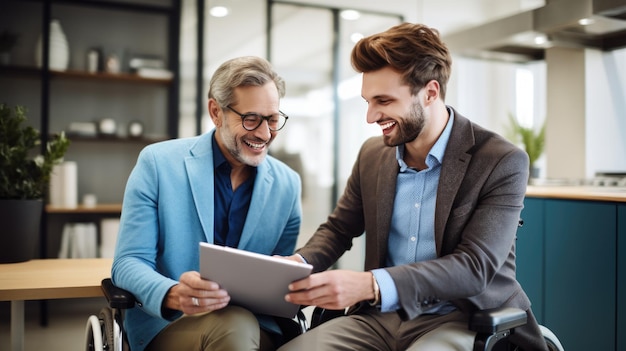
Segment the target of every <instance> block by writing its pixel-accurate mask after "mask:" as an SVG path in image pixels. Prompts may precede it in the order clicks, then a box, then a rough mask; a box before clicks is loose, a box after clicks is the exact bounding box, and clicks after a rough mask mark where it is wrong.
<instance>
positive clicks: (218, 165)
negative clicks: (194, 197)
mask: <svg viewBox="0 0 626 351" xmlns="http://www.w3.org/2000/svg"><path fill="white" fill-rule="evenodd" d="M212 143H213V168H214V169H215V171H214V172H215V175H214V178H215V184H214V188H215V200H214V211H215V213H214V217H215V224H214V226H213V230H214V233H213V235H214V237H213V240H214V242H215V244H217V245H222V246H230V247H237V245H238V244H239V239H240V238H241V232H242V230H243V224H244V223H245V221H246V216H247V215H248V208H250V199H251V198H252V189H253V188H254V179H255V178H256V167H253V170H252V173H251V174H250V177H249V178H248V179H246V181H244V182H243V183H242V184H241V185H240V186H239V187H238V188H237V189H236V190H235V191H233V186H232V184H231V182H230V172H231V170H232V167H231V166H230V163H228V161H227V160H226V158H225V157H224V154H222V151H221V150H220V148H219V146H217V141H216V140H215V135H213V139H212Z"/></svg>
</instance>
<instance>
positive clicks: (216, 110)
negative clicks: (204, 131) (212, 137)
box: [208, 98, 222, 127]
mask: <svg viewBox="0 0 626 351" xmlns="http://www.w3.org/2000/svg"><path fill="white" fill-rule="evenodd" d="M208 110H209V116H211V121H213V124H215V127H221V126H222V117H221V116H222V109H221V108H220V105H218V104H217V101H215V99H213V98H211V99H209V102H208Z"/></svg>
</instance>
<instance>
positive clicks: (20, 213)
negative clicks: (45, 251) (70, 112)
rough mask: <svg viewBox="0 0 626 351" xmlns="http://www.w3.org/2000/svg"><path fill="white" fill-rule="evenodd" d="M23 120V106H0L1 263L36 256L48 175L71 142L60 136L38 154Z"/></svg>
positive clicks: (33, 132)
mask: <svg viewBox="0 0 626 351" xmlns="http://www.w3.org/2000/svg"><path fill="white" fill-rule="evenodd" d="M26 120H27V118H26V109H25V108H24V107H22V106H16V107H15V108H13V109H12V108H10V107H9V106H8V105H6V104H0V223H2V231H1V234H0V263H9V262H23V261H27V260H29V259H31V258H33V257H35V248H36V243H37V241H38V235H39V227H40V221H41V214H42V212H43V202H44V201H43V200H44V197H45V195H46V193H47V190H48V185H49V182H50V175H51V173H52V169H53V167H54V165H56V164H58V163H60V162H61V161H62V160H63V156H64V155H65V152H66V151H67V148H68V146H69V143H70V141H69V140H68V139H67V138H66V137H65V134H64V133H61V134H59V135H56V136H54V137H53V138H51V140H50V141H49V142H48V143H47V145H46V149H45V152H43V154H38V151H40V150H39V147H40V145H41V138H40V133H39V131H38V130H36V129H35V128H33V127H31V126H23V125H22V124H23V123H24V122H26Z"/></svg>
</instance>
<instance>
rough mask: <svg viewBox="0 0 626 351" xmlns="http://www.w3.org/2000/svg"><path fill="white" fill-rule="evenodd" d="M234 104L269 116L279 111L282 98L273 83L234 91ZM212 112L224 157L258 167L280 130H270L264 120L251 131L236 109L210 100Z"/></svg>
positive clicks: (235, 106) (237, 107)
mask: <svg viewBox="0 0 626 351" xmlns="http://www.w3.org/2000/svg"><path fill="white" fill-rule="evenodd" d="M234 97H235V99H234V101H235V102H234V103H233V104H232V105H231V107H232V108H233V109H235V110H237V111H238V112H240V113H242V114H246V113H257V114H260V115H263V116H268V115H272V114H277V113H278V107H279V97H278V91H277V89H276V85H275V84H274V82H269V83H267V84H265V85H263V86H242V87H238V88H236V89H235V90H234ZM209 112H210V114H211V119H212V120H213V123H214V124H215V127H216V132H215V137H216V140H217V143H218V145H219V146H220V149H221V150H222V152H223V153H224V156H225V157H226V159H227V160H228V161H229V163H230V164H231V165H232V166H233V167H237V166H241V165H248V166H253V167H256V166H258V165H259V164H260V163H261V162H263V160H264V159H265V156H266V155H267V150H268V147H269V146H270V144H271V142H272V140H274V138H275V137H276V135H277V133H278V132H272V131H270V130H269V127H268V125H267V121H263V123H261V125H260V126H259V127H258V128H256V129H255V130H252V131H248V130H246V129H245V128H244V127H243V125H242V124H241V117H240V116H239V115H237V114H236V113H235V112H233V111H231V110H229V109H227V108H226V106H219V105H218V104H217V102H216V101H215V100H213V99H210V100H209Z"/></svg>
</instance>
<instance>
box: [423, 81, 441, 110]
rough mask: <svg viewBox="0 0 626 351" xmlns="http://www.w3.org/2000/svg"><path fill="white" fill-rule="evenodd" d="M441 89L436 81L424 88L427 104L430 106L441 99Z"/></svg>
mask: <svg viewBox="0 0 626 351" xmlns="http://www.w3.org/2000/svg"><path fill="white" fill-rule="evenodd" d="M439 88H440V87H439V82H438V81H436V80H434V79H433V80H431V81H429V82H428V83H426V86H425V87H424V92H425V96H424V99H425V101H424V102H425V104H430V103H432V102H434V101H435V100H437V99H438V98H439Z"/></svg>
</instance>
